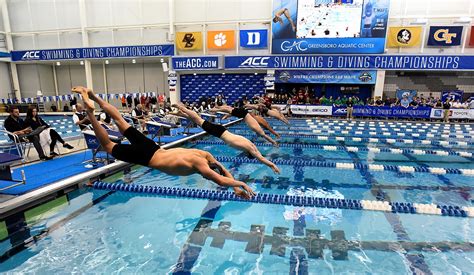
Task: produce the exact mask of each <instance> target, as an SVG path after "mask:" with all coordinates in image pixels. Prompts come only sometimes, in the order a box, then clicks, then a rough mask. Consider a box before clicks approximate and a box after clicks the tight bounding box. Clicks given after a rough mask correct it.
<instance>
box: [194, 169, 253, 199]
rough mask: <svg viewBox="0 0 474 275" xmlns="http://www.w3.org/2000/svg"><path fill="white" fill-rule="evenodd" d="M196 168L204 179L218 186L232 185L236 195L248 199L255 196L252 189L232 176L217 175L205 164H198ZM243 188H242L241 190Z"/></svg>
mask: <svg viewBox="0 0 474 275" xmlns="http://www.w3.org/2000/svg"><path fill="white" fill-rule="evenodd" d="M195 168H196V170H198V171H199V173H200V174H201V175H202V176H203V177H204V178H206V179H209V180H212V181H213V182H215V183H217V184H218V185H220V186H226V187H233V188H234V192H235V194H236V195H237V196H240V197H244V198H247V199H250V198H251V197H253V196H255V193H254V191H253V190H252V188H250V187H249V186H248V185H247V184H245V183H244V182H242V181H238V180H235V179H234V178H228V177H224V176H221V175H219V174H218V173H216V172H215V171H214V170H212V169H211V168H209V165H207V164H204V163H202V164H198V165H196V166H195ZM241 189H243V190H241Z"/></svg>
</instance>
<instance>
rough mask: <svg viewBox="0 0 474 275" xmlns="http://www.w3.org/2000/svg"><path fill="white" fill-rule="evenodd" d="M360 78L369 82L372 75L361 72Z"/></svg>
mask: <svg viewBox="0 0 474 275" xmlns="http://www.w3.org/2000/svg"><path fill="white" fill-rule="evenodd" d="M359 80H360V81H362V82H369V81H371V80H372V75H370V73H368V72H363V73H361V74H360V76H359Z"/></svg>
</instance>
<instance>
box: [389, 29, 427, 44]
mask: <svg viewBox="0 0 474 275" xmlns="http://www.w3.org/2000/svg"><path fill="white" fill-rule="evenodd" d="M421 32H422V28H421V27H390V28H389V30H388V37H387V47H392V48H393V47H396V48H398V47H415V46H418V45H420V41H421Z"/></svg>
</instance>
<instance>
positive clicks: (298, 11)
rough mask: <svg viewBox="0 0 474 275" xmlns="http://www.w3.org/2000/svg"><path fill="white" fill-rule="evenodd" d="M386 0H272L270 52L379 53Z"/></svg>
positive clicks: (387, 9) (382, 38)
mask: <svg viewBox="0 0 474 275" xmlns="http://www.w3.org/2000/svg"><path fill="white" fill-rule="evenodd" d="M389 6H390V1H389V0H344V1H327V0H315V1H302V0H299V1H298V0H273V13H272V17H273V22H272V39H273V40H272V53H273V54H315V53H326V54H327V53H382V52H383V51H384V45H385V34H386V30H387V22H388V13H389V12H388V11H389Z"/></svg>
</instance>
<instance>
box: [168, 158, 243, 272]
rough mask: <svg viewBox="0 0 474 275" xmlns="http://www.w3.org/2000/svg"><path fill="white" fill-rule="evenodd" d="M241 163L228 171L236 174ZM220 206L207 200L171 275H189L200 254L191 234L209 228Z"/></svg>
mask: <svg viewBox="0 0 474 275" xmlns="http://www.w3.org/2000/svg"><path fill="white" fill-rule="evenodd" d="M240 164H241V163H239V162H235V163H233V164H232V165H231V167H230V169H231V170H233V172H234V173H235V172H238V169H239V166H240ZM219 190H222V191H224V190H227V188H219ZM221 206H222V202H221V201H219V200H208V202H207V204H206V206H205V207H204V209H203V211H202V213H201V217H200V220H199V221H198V223H197V224H196V226H195V227H194V229H193V231H192V232H191V234H190V235H189V236H188V239H187V240H186V242H185V243H184V245H183V246H182V248H181V251H180V253H179V256H178V260H177V261H176V264H175V265H174V266H173V270H172V274H176V275H184V274H191V271H192V269H193V267H194V264H195V263H196V261H197V260H198V258H199V255H200V254H201V250H202V248H201V247H200V246H196V245H194V244H193V243H195V241H194V240H193V238H194V236H195V235H194V234H193V232H196V231H198V230H200V228H201V227H202V226H205V227H208V226H209V227H210V226H211V225H212V223H213V221H214V219H215V217H216V214H217V211H219V209H220V208H221Z"/></svg>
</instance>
